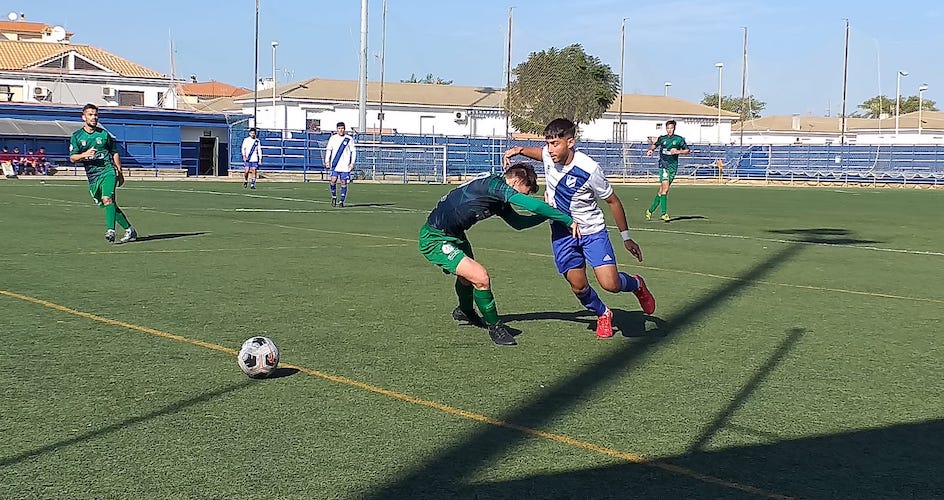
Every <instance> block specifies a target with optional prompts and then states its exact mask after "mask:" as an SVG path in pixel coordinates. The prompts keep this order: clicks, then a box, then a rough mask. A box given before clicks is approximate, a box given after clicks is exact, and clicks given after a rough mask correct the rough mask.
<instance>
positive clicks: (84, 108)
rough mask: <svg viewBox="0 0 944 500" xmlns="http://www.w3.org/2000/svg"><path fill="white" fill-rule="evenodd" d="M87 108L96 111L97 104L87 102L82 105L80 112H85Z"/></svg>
mask: <svg viewBox="0 0 944 500" xmlns="http://www.w3.org/2000/svg"><path fill="white" fill-rule="evenodd" d="M89 109H94V110H95V111H98V106H96V105H94V104H92V103H88V104H86V105H85V106H82V113H83V114H85V112H86V111H87V110H89Z"/></svg>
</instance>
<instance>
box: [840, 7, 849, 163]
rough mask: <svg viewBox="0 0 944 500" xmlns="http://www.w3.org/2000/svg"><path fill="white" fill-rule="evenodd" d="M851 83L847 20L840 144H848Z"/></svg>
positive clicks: (847, 23) (847, 25)
mask: <svg viewBox="0 0 944 500" xmlns="http://www.w3.org/2000/svg"><path fill="white" fill-rule="evenodd" d="M848 81H849V20H848V19H846V53H845V56H843V61H842V125H841V129H840V132H839V144H840V145H843V144H845V143H846V85H847V83H848Z"/></svg>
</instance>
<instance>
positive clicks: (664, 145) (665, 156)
mask: <svg viewBox="0 0 944 500" xmlns="http://www.w3.org/2000/svg"><path fill="white" fill-rule="evenodd" d="M656 148H660V149H659V194H657V195H656V197H655V198H654V199H653V200H652V205H650V206H649V210H646V220H651V219H652V212H655V210H656V207H658V206H660V205H661V206H662V220H664V221H666V222H669V221H670V220H671V219H670V218H669V211H668V201H667V197H668V194H669V186H671V185H672V181H674V180H675V174H676V173H678V157H679V155H687V154H689V153H691V150H690V149H688V144H685V138H684V137H682V136H680V135H675V120H669V121H667V122H665V135H660V136H659V138H658V139H656V140H655V141H654V142H653V143H652V145H651V146H649V151H646V156H649V157H651V156H652V152H653V151H655V150H656Z"/></svg>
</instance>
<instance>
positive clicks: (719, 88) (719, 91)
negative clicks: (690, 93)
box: [715, 62, 724, 144]
mask: <svg viewBox="0 0 944 500" xmlns="http://www.w3.org/2000/svg"><path fill="white" fill-rule="evenodd" d="M715 67H716V68H718V144H721V82H722V79H721V73H722V71H723V70H724V63H721V62H719V63H715Z"/></svg>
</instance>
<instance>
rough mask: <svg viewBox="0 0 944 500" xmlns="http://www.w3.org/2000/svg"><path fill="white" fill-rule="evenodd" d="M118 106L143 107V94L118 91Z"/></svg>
mask: <svg viewBox="0 0 944 500" xmlns="http://www.w3.org/2000/svg"><path fill="white" fill-rule="evenodd" d="M118 105H119V106H144V92H135V91H131V90H119V91H118Z"/></svg>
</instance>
